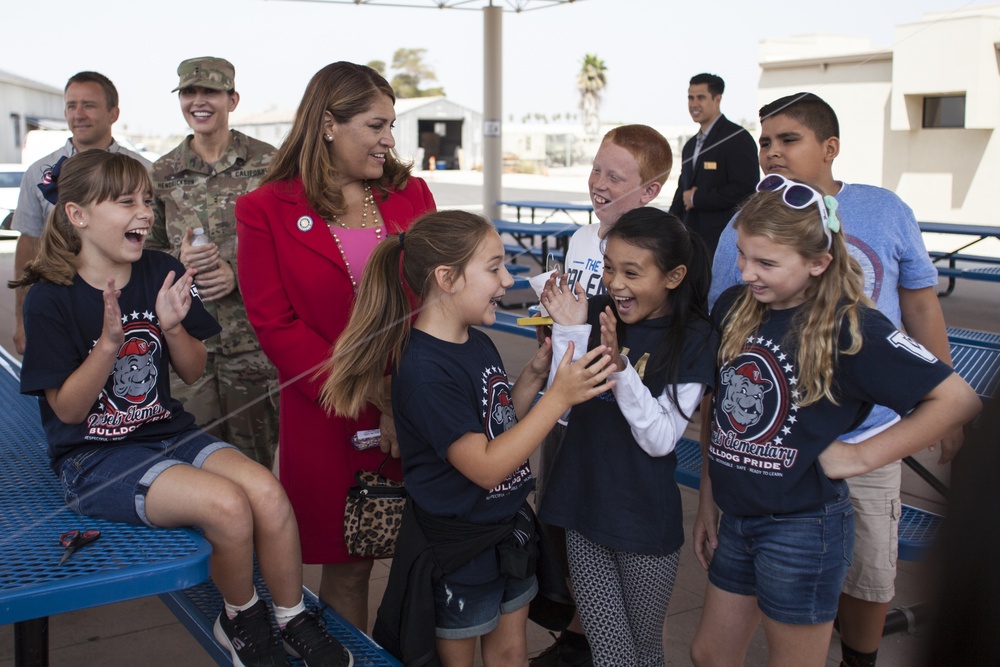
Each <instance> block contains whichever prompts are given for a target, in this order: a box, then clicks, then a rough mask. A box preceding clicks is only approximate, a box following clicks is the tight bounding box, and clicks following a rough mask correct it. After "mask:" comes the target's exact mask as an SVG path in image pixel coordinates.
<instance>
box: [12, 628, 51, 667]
mask: <svg viewBox="0 0 1000 667" xmlns="http://www.w3.org/2000/svg"><path fill="white" fill-rule="evenodd" d="M14 664H15V665H16V666H17V667H49V617H48V616H43V617H41V618H33V619H31V620H29V621H18V622H17V623H15V624H14Z"/></svg>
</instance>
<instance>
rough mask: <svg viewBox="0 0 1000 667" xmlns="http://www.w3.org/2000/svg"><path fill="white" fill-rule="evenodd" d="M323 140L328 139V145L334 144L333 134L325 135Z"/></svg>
mask: <svg viewBox="0 0 1000 667" xmlns="http://www.w3.org/2000/svg"><path fill="white" fill-rule="evenodd" d="M323 138H324V139H326V143H328V144H332V143H333V135H332V134H324V135H323Z"/></svg>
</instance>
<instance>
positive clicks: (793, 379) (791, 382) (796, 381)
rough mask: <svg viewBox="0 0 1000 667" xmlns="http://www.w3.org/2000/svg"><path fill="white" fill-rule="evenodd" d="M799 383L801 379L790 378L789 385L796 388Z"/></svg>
mask: <svg viewBox="0 0 1000 667" xmlns="http://www.w3.org/2000/svg"><path fill="white" fill-rule="evenodd" d="M798 383H799V379H798V378H797V377H792V378H788V384H790V385H792V386H795V385H797V384H798Z"/></svg>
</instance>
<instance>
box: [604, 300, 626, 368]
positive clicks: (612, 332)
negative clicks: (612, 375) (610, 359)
mask: <svg viewBox="0 0 1000 667" xmlns="http://www.w3.org/2000/svg"><path fill="white" fill-rule="evenodd" d="M600 321H601V344H602V345H605V346H607V348H608V350H610V351H611V353H612V354H613V355H615V356H614V360H615V366H617V367H618V370H620V371H621V370H624V369H625V367H626V366H627V365H628V362H627V361H626V360H625V359H624V358H623V357H622V355H621V347H620V346H619V345H618V318H617V317H615V311H614V310H613V309H612V308H611V306H605V307H604V312H603V313H601V314H600Z"/></svg>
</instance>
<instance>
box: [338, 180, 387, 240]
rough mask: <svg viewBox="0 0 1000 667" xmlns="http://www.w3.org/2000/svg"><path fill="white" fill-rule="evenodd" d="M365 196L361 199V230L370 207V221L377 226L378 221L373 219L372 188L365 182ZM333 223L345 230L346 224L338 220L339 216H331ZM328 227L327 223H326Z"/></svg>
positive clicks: (365, 222)
mask: <svg viewBox="0 0 1000 667" xmlns="http://www.w3.org/2000/svg"><path fill="white" fill-rule="evenodd" d="M364 183H365V196H364V197H363V198H362V201H363V202H364V206H363V207H362V208H361V228H362V229H364V228H365V224H367V222H368V207H369V206H371V207H372V219H373V220H374V221H375V224H376V225H378V220H377V219H376V218H375V196H374V195H373V194H372V186H370V185H369V184H368V181H365V182H364ZM333 222H335V223H336V224H338V225H340V226H341V227H342V228H343V229H347V223H346V222H343V221H341V220H340V219H339V216H336V215H335V216H333ZM327 225H329V223H327Z"/></svg>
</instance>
